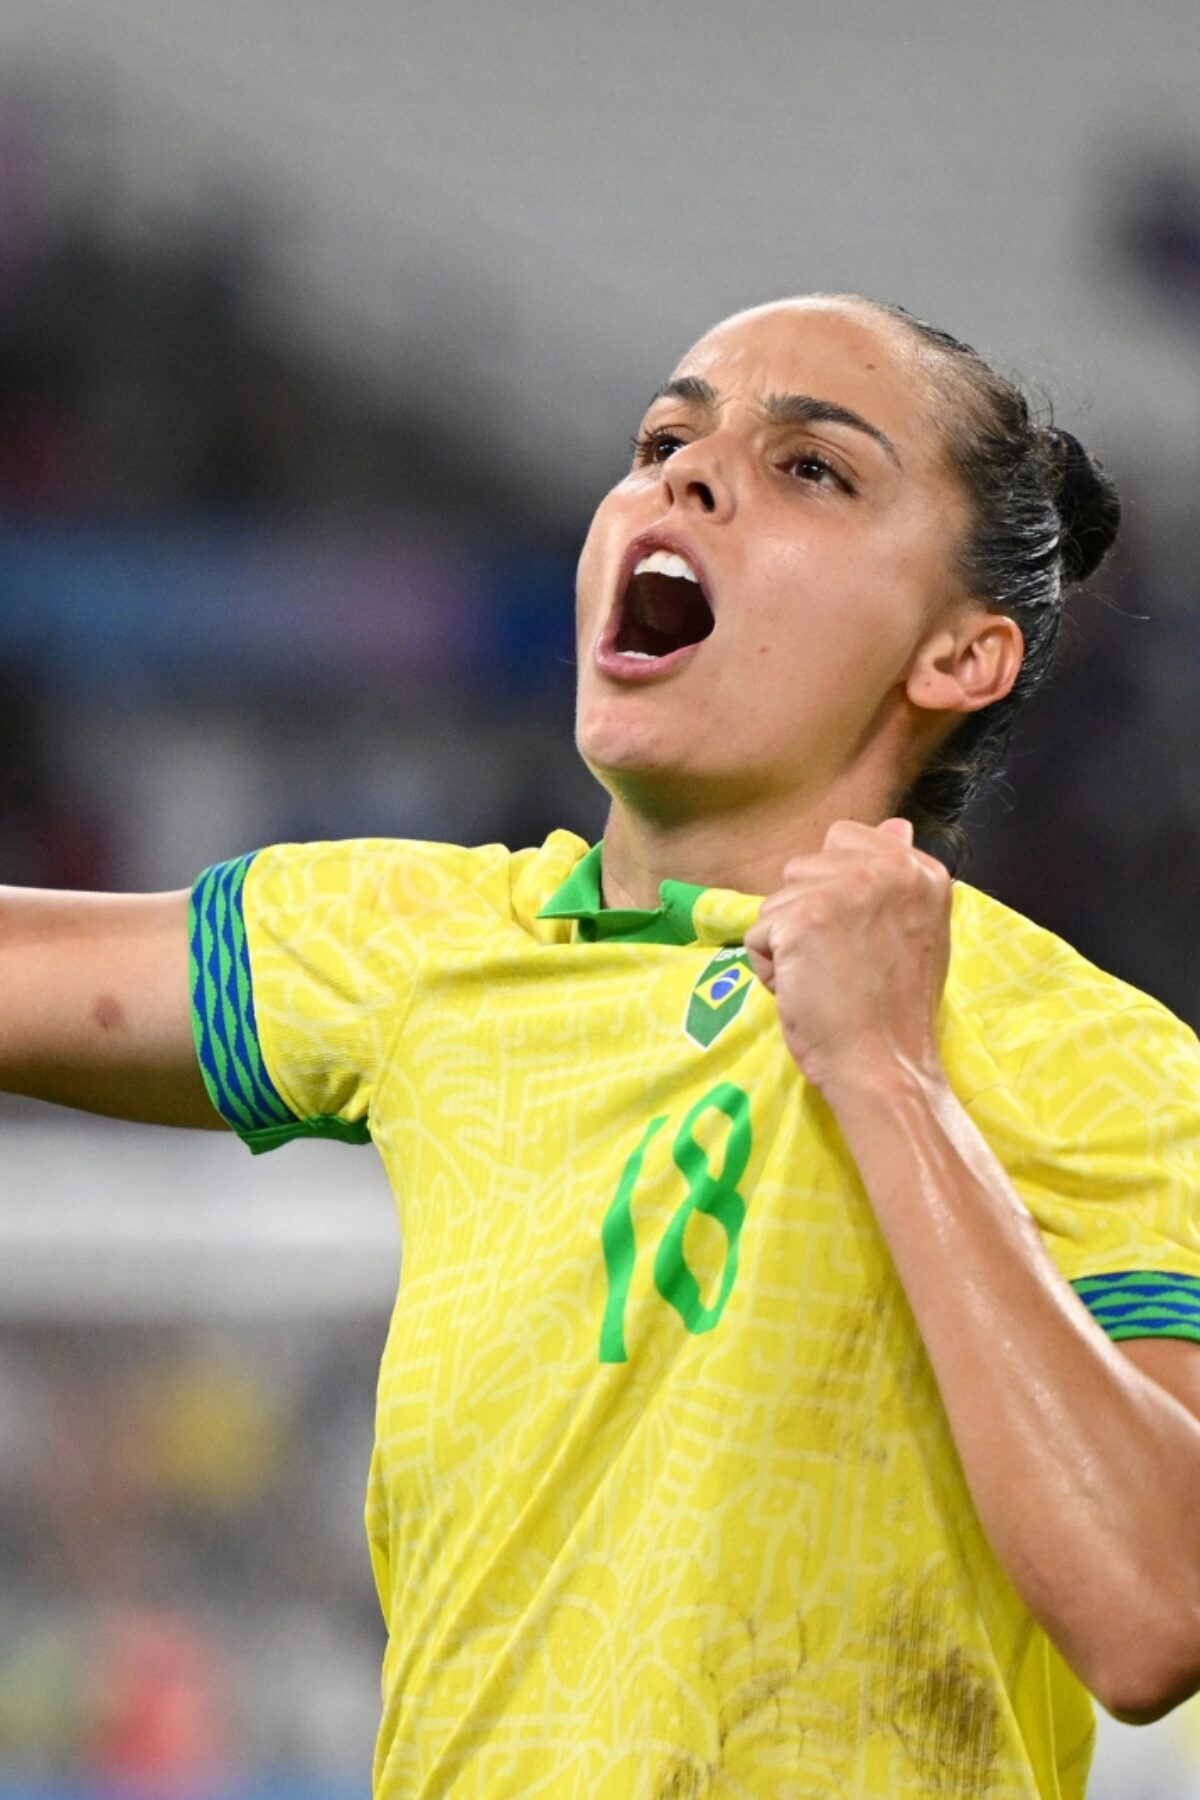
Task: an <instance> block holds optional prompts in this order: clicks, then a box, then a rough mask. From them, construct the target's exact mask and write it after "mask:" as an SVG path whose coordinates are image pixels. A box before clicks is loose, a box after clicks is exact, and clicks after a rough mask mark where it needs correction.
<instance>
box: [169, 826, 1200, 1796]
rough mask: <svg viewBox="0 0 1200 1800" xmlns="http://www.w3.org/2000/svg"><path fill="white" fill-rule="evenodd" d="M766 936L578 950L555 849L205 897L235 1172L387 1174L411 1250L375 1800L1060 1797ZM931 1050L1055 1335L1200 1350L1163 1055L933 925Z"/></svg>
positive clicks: (619, 940)
mask: <svg viewBox="0 0 1200 1800" xmlns="http://www.w3.org/2000/svg"><path fill="white" fill-rule="evenodd" d="M758 905H759V902H758V901H757V900H756V899H755V898H753V897H751V896H747V895H742V894H736V893H732V892H726V891H722V890H717V889H707V890H701V889H697V888H692V887H688V886H686V885H684V884H682V883H673V882H667V883H665V884H664V886H663V893H662V904H661V905H660V906H659V907H658V908H657V909H655V910H653V911H647V912H633V911H629V912H618V911H611V912H609V911H605V910H604V909H603V906H602V904H601V900H600V884H599V852H598V851H597V850H593V851H590V852H588V851H587V850H586V846H585V845H584V844H583V843H582V842H581V841H580V840H579V839H577V838H575V837H573V836H572V835H571V834H569V833H567V832H555V833H554V834H552V835H551V837H550V838H549V839H547V841H546V843H545V844H544V845H543V846H542V847H541V848H540V849H536V850H528V851H522V852H519V853H516V854H514V853H511V852H509V851H508V850H505V849H503V848H500V847H497V846H492V847H488V848H484V849H477V850H466V849H459V848H455V847H452V846H446V845H430V844H417V843H400V842H390V841H363V842H352V843H345V844H326V845H320V844H318V845H308V846H295V845H290V846H283V847H280V848H275V849H271V850H265V851H263V852H261V853H259V854H258V855H257V856H254V857H248V858H243V859H241V860H240V861H239V862H235V863H228V864H223V865H221V866H219V867H218V868H216V869H213V870H210V871H209V872H208V873H207V874H206V875H204V876H203V877H202V878H201V880H200V882H199V883H198V885H197V889H196V894H195V902H194V907H193V949H194V966H193V977H194V995H195V1010H196V1031H197V1044H198V1050H199V1055H200V1060H201V1066H202V1068H203V1070H204V1074H205V1079H206V1081H207V1083H208V1086H209V1090H210V1092H211V1094H212V1096H213V1099H214V1101H215V1103H216V1104H217V1106H218V1107H219V1108H220V1110H221V1111H222V1113H223V1114H224V1116H225V1117H226V1118H227V1119H228V1121H229V1122H230V1124H232V1125H233V1126H234V1127H235V1128H236V1129H237V1130H238V1131H239V1132H241V1134H242V1135H243V1136H244V1137H245V1138H246V1139H247V1141H248V1142H249V1143H250V1145H251V1147H252V1148H254V1149H256V1150H261V1149H268V1148H271V1147H273V1146H274V1145H276V1144H278V1143H281V1142H284V1141H286V1139H288V1138H289V1137H294V1136H302V1135H305V1134H309V1135H312V1134H321V1135H332V1136H335V1137H340V1138H344V1139H346V1140H348V1141H350V1142H365V1141H366V1139H367V1138H368V1136H369V1137H370V1139H371V1140H373V1142H374V1144H375V1146H376V1149H377V1150H378V1152H379V1154H380V1155H381V1156H382V1158H383V1160H384V1163H385V1165H386V1167H387V1170H388V1174H389V1176H390V1179H391V1183H392V1187H393V1189H394V1192H395V1195H396V1199H397V1203H398V1206H399V1211H400V1218H401V1226H402V1232H403V1242H404V1264H403V1274H402V1279H401V1290H400V1299H399V1304H398V1305H397V1308H396V1311H395V1314H394V1318H393V1322H392V1326H391V1331H390V1335H389V1338H388V1342H387V1347H386V1351H385V1354H384V1359H383V1368H382V1374H381V1379H380V1385H379V1398H378V1417H377V1437H376V1446H375V1452H374V1458H373V1463H372V1470H371V1476H370V1491H369V1496H368V1506H367V1528H368V1536H369V1542H370V1548H371V1554H372V1558H373V1562H374V1568H375V1573H376V1578H377V1581H378V1586H379V1593H380V1597H381V1600H382V1603H383V1609H384V1613H385V1616H386V1619H387V1623H388V1630H389V1645H388V1650H387V1656H386V1662H385V1668H384V1684H383V1687H384V1712H383V1723H382V1728H381V1731H380V1736H379V1744H378V1754H377V1760H376V1769H375V1793H376V1795H377V1796H378V1797H379V1800H401V1797H404V1800H409V1797H414V1800H415V1797H418V1796H419V1797H421V1800H432V1797H433V1796H435V1795H436V1796H443V1795H453V1796H461V1797H468V1796H469V1797H473V1800H508V1797H511V1800H518V1797H519V1800H535V1797H536V1796H547V1797H553V1800H642V1797H645V1800H667V1797H668V1796H669V1797H671V1800H684V1797H688V1796H701V1795H703V1796H712V1797H713V1800H717V1797H724V1796H729V1797H731V1800H732V1797H734V1796H737V1797H739V1800H785V1797H786V1800H829V1797H830V1796H834V1795H837V1796H862V1797H867V1800H875V1797H877V1800H899V1797H901V1796H914V1797H916V1796H922V1797H927V1796H929V1795H933V1794H946V1795H955V1796H964V1795H987V1796H994V1797H995V1800H1009V1797H1011V1800H1017V1797H1018V1796H1021V1797H1028V1796H1035V1795H1037V1796H1042V1797H1044V1800H1048V1797H1050V1796H1062V1797H1067V1796H1082V1794H1083V1793H1084V1786H1085V1779H1086V1773H1087V1765H1088V1760H1089V1756H1090V1749H1091V1740H1092V1732H1093V1721H1092V1709H1091V1702H1090V1700H1089V1699H1088V1697H1087V1695H1086V1694H1085V1693H1084V1691H1083V1689H1082V1687H1081V1686H1080V1684H1079V1682H1078V1681H1077V1680H1076V1678H1075V1677H1074V1676H1073V1675H1072V1674H1071V1672H1070V1671H1069V1670H1068V1669H1067V1667H1066V1665H1065V1663H1064V1662H1063V1661H1062V1659H1061V1658H1060V1657H1059V1655H1058V1654H1057V1652H1056V1651H1055V1649H1054V1648H1053V1646H1052V1645H1051V1644H1050V1643H1049V1641H1048V1640H1047V1638H1046V1636H1045V1635H1044V1633H1043V1632H1042V1631H1041V1630H1040V1628H1038V1627H1037V1626H1036V1625H1035V1623H1034V1621H1033V1620H1032V1619H1031V1617H1030V1616H1029V1614H1028V1613H1027V1611H1026V1610H1025V1608H1024V1606H1023V1605H1022V1604H1021V1602H1020V1600H1019V1599H1018V1597H1017V1595H1016V1594H1015V1592H1014V1591H1013V1589H1012V1587H1011V1585H1010V1584H1009V1582H1008V1580H1007V1578H1006V1576H1005V1575H1004V1573H1003V1571H1002V1569H1001V1568H1000V1566H999V1564H998V1562H997V1561H996V1559H995V1557H994V1556H993V1554H992V1552H991V1550H990V1548H989V1546H988V1544H987V1542H986V1540H985V1538H984V1536H983V1533H982V1530H981V1527H980V1525H979V1523H978V1520H977V1518H976V1515H975V1512H974V1510H973V1507H972V1505H971V1502H970V1499H969V1496H968V1493H967V1490H966V1486H965V1483H964V1480H963V1476H962V1472H961V1469H960V1467H959V1463H958V1458H957V1456H956V1454H955V1450H954V1446H953V1444H952V1442H951V1439H950V1436H949V1432H948V1428H947V1425H946V1421H945V1417H944V1415H943V1411H942V1408H941V1404H940V1401H939V1397H938V1394H937V1390H936V1387H935V1384H934V1381H933V1377H932V1374H931V1371H930V1368H929V1365H928V1362H927V1359H926V1356H925V1354H924V1350H923V1347H922V1344H921V1341H920V1338H919V1336H918V1334H917V1331H916V1329H915V1326H914V1324H913V1320H912V1317H911V1315H910V1313H909V1310H908V1306H907V1304H906V1301H905V1298H904V1295H903V1293H902V1291H901V1289H900V1286H899V1283H898V1281H897V1278H896V1275H895V1272H894V1269H893V1267H892V1264H891V1260H890V1258H889V1256H888V1253H887V1251H886V1248H885V1246H884V1243H883V1241H882V1238H881V1236H880V1233H879V1230H878V1228H877V1226H876V1224H875V1221H874V1217H873V1215H872V1211H871V1207H870V1204H869V1202H868V1200H867V1197H866V1194H865V1193H864V1191H863V1188H862V1185H861V1183H860V1181H859V1179H858V1176H857V1172H856V1170H855V1167H854V1165H853V1163H852V1161H851V1159H850V1157H849V1156H848V1154H847V1151H846V1148H845V1145H844V1143H843V1142H842V1140H841V1137H840V1134H839V1132H838V1130H837V1128H836V1126H835V1124H834V1121H833V1118H832V1115H831V1114H830V1112H829V1110H828V1109H827V1108H826V1106H825V1105H824V1103H823V1101H822V1100H821V1098H820V1096H819V1095H818V1094H816V1093H815V1092H814V1091H812V1090H810V1089H808V1088H807V1087H806V1086H805V1084H804V1082H803V1081H802V1079H801V1077H800V1075H799V1073H798V1071H797V1070H796V1068H795V1066H794V1064H793V1063H792V1061H791V1059H790V1057H789V1055H788V1053H787V1050H786V1048H785V1046H784V1043H783V1040H782V1036H781V1033H780V1030H779V1025H778V1020H777V1016H776V1013H775V1004H774V1001H773V999H772V997H771V995H770V994H769V993H768V992H767V991H766V990H765V989H764V988H762V987H761V986H760V985H759V984H758V983H757V982H756V981H755V980H754V979H753V978H752V976H751V975H750V972H749V969H748V967H747V963H746V958H745V954H744V952H743V951H742V949H741V945H742V939H743V934H744V932H745V930H746V928H747V926H748V925H749V923H750V922H751V920H752V919H753V918H754V917H755V915H756V912H757V909H758ZM940 1036H941V1046H942V1052H943V1057H944V1061H945V1064H946V1068H947V1071H948V1074H949V1077H950V1081H951V1083H952V1085H953V1087H954V1089H955V1091H956V1093H957V1094H958V1095H959V1097H960V1099H961V1100H962V1101H963V1103H964V1104H965V1105H966V1107H967V1108H968V1110H969V1112H970V1113H971V1115H972V1117H973V1118H974V1119H975V1120H976V1122H977V1123H978V1125H979V1127H980V1129H981V1130H982V1132H983V1134H984V1136H985V1137H986V1138H987V1140H988V1141H989V1143H990V1144H991V1145H992V1146H993V1148H994V1150H995V1151H996V1153H997V1154H998V1156H999V1157H1000V1159H1001V1161H1002V1162H1003V1164H1004V1165H1005V1167H1006V1169H1007V1170H1008V1171H1009V1173H1010V1175H1011V1178H1012V1180H1013V1181H1014V1183H1015V1184H1016V1187H1017V1188H1018V1190H1019V1192H1020V1193H1021V1195H1022V1196H1023V1198H1024V1200H1025V1202H1026V1204H1027V1205H1028V1207H1029V1209H1030V1211H1031V1213H1032V1214H1033V1217H1034V1218H1035V1220H1036V1221H1037V1223H1038V1225H1039V1227H1040V1229H1041V1232H1042V1235H1043V1238H1044V1240H1045V1243H1046V1245H1047V1247H1048V1249H1049V1251H1050V1254H1051V1255H1052V1257H1053V1258H1054V1260H1055V1262H1056V1263H1057V1265H1058V1267H1059V1268H1060V1270H1061V1271H1062V1274H1063V1276H1064V1277H1065V1279H1066V1280H1067V1281H1069V1282H1071V1283H1072V1284H1073V1285H1074V1289H1075V1292H1076V1294H1077V1295H1078V1297H1079V1302H1080V1305H1081V1306H1086V1307H1088V1308H1089V1309H1090V1310H1091V1312H1092V1313H1093V1315H1094V1316H1095V1317H1096V1318H1097V1319H1098V1320H1099V1321H1100V1323H1101V1324H1102V1325H1103V1326H1104V1328H1105V1330H1107V1331H1108V1332H1110V1333H1111V1334H1112V1335H1113V1336H1114V1337H1118V1338H1122V1337H1133V1336H1147V1335H1168V1336H1177V1337H1188V1338H1193V1339H1196V1340H1200V1205H1198V1194H1200V1047H1198V1046H1197V1043H1196V1040H1195V1038H1194V1037H1193V1036H1192V1035H1191V1033H1190V1032H1188V1030H1187V1029H1186V1028H1185V1027H1184V1026H1183V1025H1181V1024H1180V1023H1179V1022H1178V1021H1177V1020H1176V1019H1174V1018H1173V1017H1172V1016H1171V1015H1170V1014H1169V1013H1167V1012H1166V1011H1165V1010H1164V1009H1163V1008H1162V1007H1161V1006H1159V1005H1157V1004H1156V1003H1155V1002H1154V1001H1152V1000H1149V999H1147V998H1146V997H1145V996H1144V995H1141V994H1139V993H1137V992H1135V991H1134V990H1133V989H1131V988H1128V987H1126V986H1124V985H1123V984H1122V983H1120V982H1119V981H1117V980H1115V979H1113V978H1112V977H1110V976H1108V975H1105V974H1103V973H1101V972H1100V971H1098V970H1096V969H1094V968H1093V967H1091V966H1090V965H1089V964H1088V963H1087V962H1085V961H1084V960H1083V959H1082V958H1081V957H1080V956H1078V955H1077V954H1076V953H1075V952H1074V951H1072V950H1071V949H1070V948H1068V946H1066V945H1065V944H1063V943H1062V942H1061V941H1060V940H1058V939H1056V938H1054V937H1052V936H1051V935H1050V934H1049V933H1047V932H1045V931H1042V930H1039V929H1038V928H1037V927H1035V926H1034V925H1032V924H1030V923H1029V922H1028V921H1027V920H1025V919H1023V918H1021V917H1019V916H1018V915H1017V914H1015V913H1012V912H1010V911H1009V910H1007V909H1006V908H1005V907H1003V906H1001V905H1000V904H998V903H997V902H995V901H993V900H991V899H989V898H988V897H986V896H985V895H983V894H982V893H979V892H977V891H975V890H973V889H971V888H970V887H967V886H965V885H963V884H961V883H959V884H957V885H956V888H955V895H954V914H953V957H952V963H951V970H950V975H949V980H948V983H947V988H946V993H945V998H944V1001H943V1004H942V1009H941V1014H940ZM997 1354H998V1355H1001V1354H1002V1349H1001V1347H999V1346H998V1347H997Z"/></svg>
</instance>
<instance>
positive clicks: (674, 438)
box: [633, 428, 687, 465]
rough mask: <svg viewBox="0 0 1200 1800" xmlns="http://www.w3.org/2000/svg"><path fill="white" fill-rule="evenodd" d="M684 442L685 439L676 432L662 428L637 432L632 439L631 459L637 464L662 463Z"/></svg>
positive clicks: (681, 446) (680, 447)
mask: <svg viewBox="0 0 1200 1800" xmlns="http://www.w3.org/2000/svg"><path fill="white" fill-rule="evenodd" d="M686 442H687V439H686V438H681V437H680V436H679V434H678V432H675V431H666V430H664V429H662V428H660V429H658V430H657V431H643V432H639V434H638V436H637V437H635V438H634V440H633V460H634V462H635V463H638V464H639V465H645V464H647V463H664V462H666V460H667V458H668V457H669V456H674V454H675V452H676V450H680V449H682V448H683V445H684V444H685V443H686Z"/></svg>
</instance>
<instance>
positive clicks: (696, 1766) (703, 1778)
mask: <svg viewBox="0 0 1200 1800" xmlns="http://www.w3.org/2000/svg"><path fill="white" fill-rule="evenodd" d="M716 1773H717V1771H716V1770H715V1769H711V1768H709V1767H707V1766H706V1765H705V1764H703V1763H699V1762H697V1761H696V1760H695V1759H694V1758H693V1757H690V1756H685V1757H681V1758H680V1759H679V1761H677V1762H675V1763H673V1764H672V1765H671V1767H670V1768H669V1769H667V1770H666V1771H665V1772H664V1774H663V1778H662V1780H661V1781H660V1782H659V1784H658V1786H657V1787H656V1788H655V1790H654V1800H703V1796H704V1795H705V1794H707V1793H708V1792H709V1791H710V1789H711V1787H712V1778H713V1776H714V1774H716Z"/></svg>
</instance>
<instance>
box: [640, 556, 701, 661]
mask: <svg viewBox="0 0 1200 1800" xmlns="http://www.w3.org/2000/svg"><path fill="white" fill-rule="evenodd" d="M712 627H713V617H712V614H711V612H710V611H709V610H708V605H707V603H706V601H705V599H704V596H703V594H702V593H701V592H700V589H699V587H698V586H697V585H696V583H695V582H693V581H682V580H679V579H677V578H676V577H674V576H671V575H635V576H634V578H633V580H632V581H631V582H630V584H629V589H628V592H627V593H626V596H625V607H624V616H623V617H622V620H621V629H620V631H619V632H618V633H617V646H616V647H617V649H618V650H624V651H626V652H628V651H640V652H641V653H642V654H643V655H644V656H669V655H670V654H671V652H672V650H679V649H682V648H683V646H684V645H685V644H698V643H699V642H700V640H701V638H706V637H707V636H708V634H709V632H710V631H711V630H712Z"/></svg>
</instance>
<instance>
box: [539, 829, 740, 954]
mask: <svg viewBox="0 0 1200 1800" xmlns="http://www.w3.org/2000/svg"><path fill="white" fill-rule="evenodd" d="M602 849H603V845H601V844H594V845H593V846H592V848H591V849H590V850H589V851H588V853H587V855H586V856H583V857H581V858H580V859H579V861H578V862H577V863H576V864H575V867H574V868H573V869H572V870H571V873H570V874H569V875H568V876H567V879H566V880H565V881H564V882H563V884H562V886H561V887H560V888H559V889H558V891H557V893H554V894H551V896H550V898H549V900H547V902H546V904H545V906H543V907H542V910H541V911H540V912H539V913H538V918H539V919H577V920H578V921H579V939H580V941H581V943H584V944H594V943H597V942H600V943H613V942H617V943H623V944H694V943H695V942H696V928H695V926H694V924H693V923H692V908H693V907H694V906H695V904H696V901H697V900H698V899H699V898H700V895H701V894H702V893H704V891H705V890H704V889H703V888H702V887H693V886H692V885H691V883H690V882H687V881H664V882H663V883H662V884H661V886H660V887H659V890H658V891H659V894H660V895H661V900H660V903H659V905H658V906H656V907H655V908H654V909H653V911H643V910H640V909H639V908H637V907H608V906H605V904H604V895H603V892H602V891H601V887H600V853H601V851H602Z"/></svg>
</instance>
